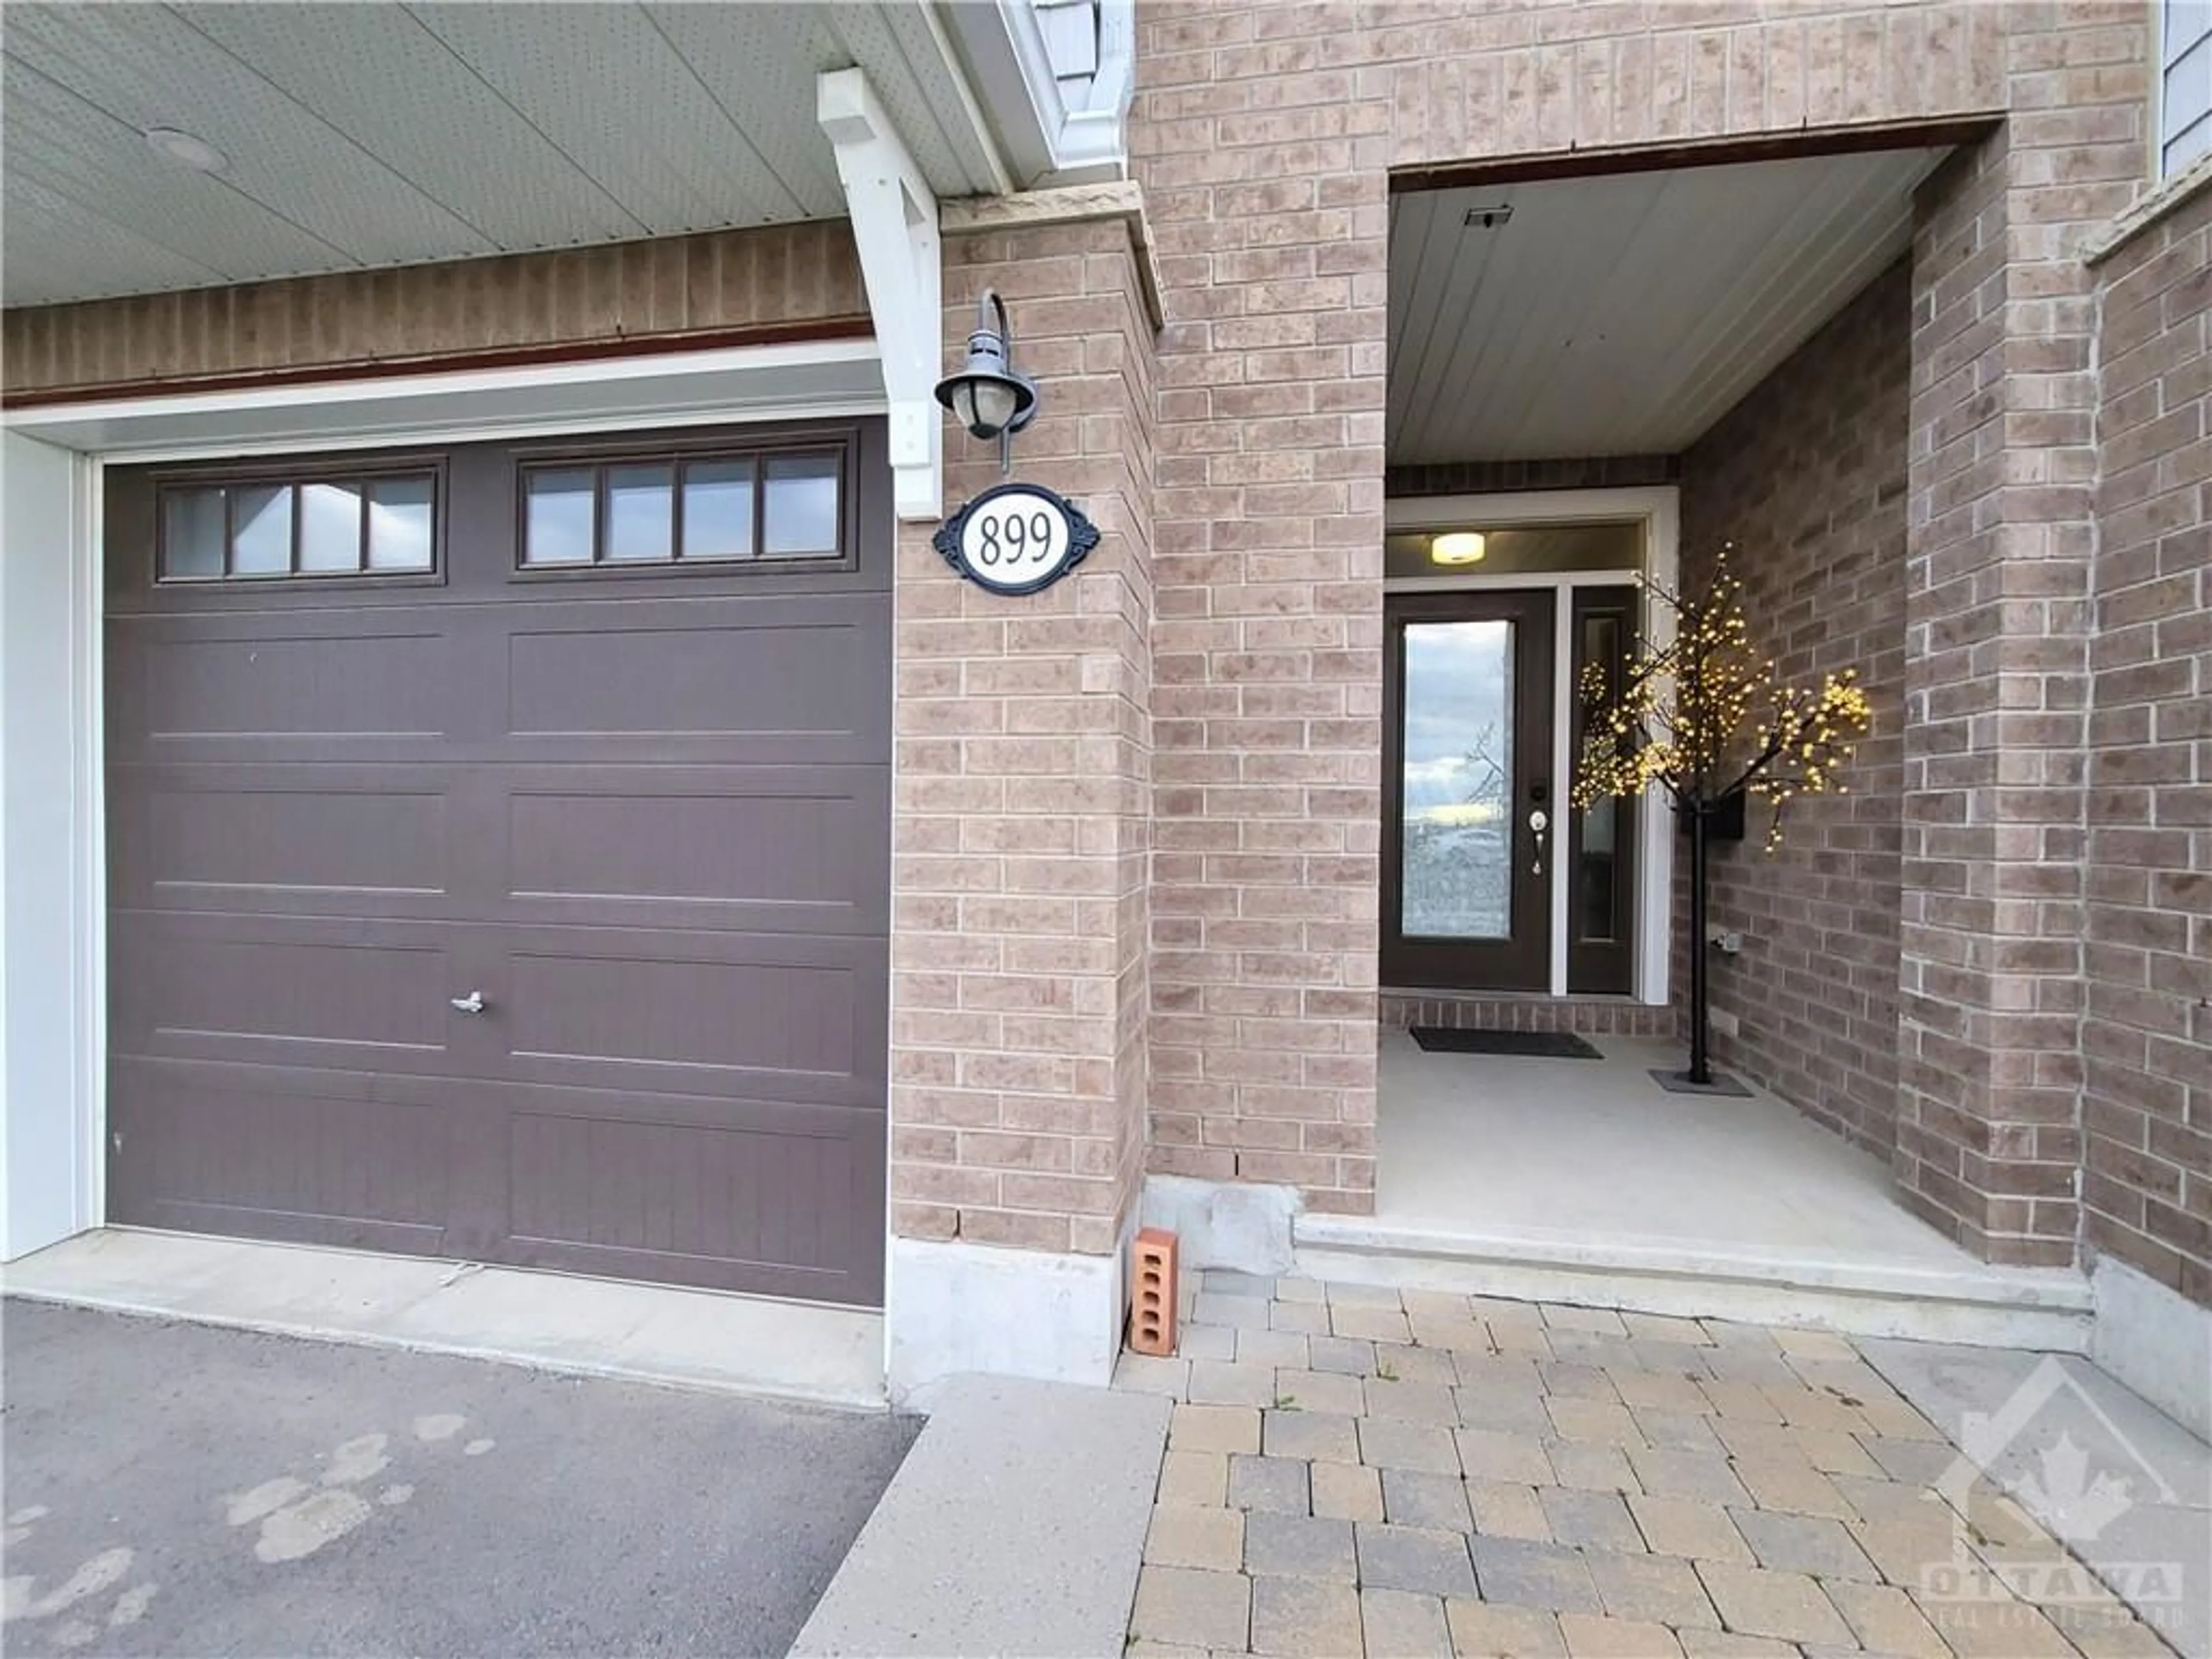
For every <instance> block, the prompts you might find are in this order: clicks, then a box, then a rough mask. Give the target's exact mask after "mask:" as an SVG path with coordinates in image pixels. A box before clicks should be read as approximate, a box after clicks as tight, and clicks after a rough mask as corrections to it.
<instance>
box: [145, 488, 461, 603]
mask: <svg viewBox="0 0 2212 1659" xmlns="http://www.w3.org/2000/svg"><path fill="white" fill-rule="evenodd" d="M159 496H160V507H159V512H158V513H157V515H156V525H157V526H158V527H157V531H156V534H157V537H158V540H159V546H158V547H157V549H156V552H155V561H156V567H155V568H156V570H157V572H158V574H159V578H160V580H161V581H162V582H164V583H168V582H208V581H226V580H250V581H269V580H282V579H288V578H292V577H313V578H319V579H321V578H328V577H332V576H362V575H368V574H379V575H380V574H406V575H416V576H420V575H427V574H432V573H433V572H434V571H435V568H436V562H437V560H436V547H437V499H438V490H437V480H436V478H435V477H433V476H431V475H428V474H421V475H410V476H404V477H377V478H363V477H302V478H283V479H275V478H265V477H260V478H239V479H226V480H222V481H221V482H216V481H213V480H208V479H204V478H195V479H192V480H190V481H179V482H176V483H166V484H163V485H162V486H161V488H160V491H159Z"/></svg>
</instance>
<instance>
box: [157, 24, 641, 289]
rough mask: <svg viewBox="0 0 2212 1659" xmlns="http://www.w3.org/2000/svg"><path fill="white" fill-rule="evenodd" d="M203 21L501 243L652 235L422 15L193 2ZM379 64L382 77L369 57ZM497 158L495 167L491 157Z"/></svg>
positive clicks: (247, 59) (203, 27) (231, 48)
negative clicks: (583, 176)
mask: <svg viewBox="0 0 2212 1659" xmlns="http://www.w3.org/2000/svg"><path fill="white" fill-rule="evenodd" d="M176 9H177V11H178V12H179V14H180V15H182V16H183V17H184V18H185V21H188V22H189V23H191V26H192V27H194V28H196V29H198V30H200V31H201V32H202V33H204V34H206V35H207V36H208V37H209V38H210V39H211V40H215V41H216V42H217V43H218V44H220V45H221V46H222V47H223V49H224V50H225V51H227V52H232V53H234V55H236V56H237V58H239V59H240V61H241V62H243V63H246V64H252V66H253V67H254V69H255V70H257V71H258V73H260V74H261V75H263V76H266V77H267V78H268V80H269V81H270V84H271V85H273V86H279V87H282V88H284V89H285V92H286V94H287V95H288V96H289V97H291V98H295V99H296V100H299V101H300V102H301V103H303V104H305V105H306V106H307V107H308V108H310V109H312V110H314V111H315V112H317V113H318V114H319V115H320V116H321V118H323V119H325V120H326V121H328V122H329V123H331V125H333V126H335V127H337V129H338V131H341V132H374V133H378V134H380V135H382V137H381V140H380V146H381V150H382V154H383V156H384V159H385V161H386V164H387V165H388V166H390V167H392V168H393V169H394V170H395V171H397V172H398V173H399V174H400V175H401V176H402V177H403V178H406V179H412V180H414V181H415V182H416V185H417V186H418V187H419V188H420V189H422V191H424V192H425V193H426V194H428V195H429V196H430V197H433V198H434V199H435V200H437V201H439V202H441V203H443V204H446V205H447V207H448V208H450V209H451V210H453V213H454V214H455V215H457V216H459V217H460V218H462V219H464V220H465V221H466V222H468V223H469V224H471V225H472V226H474V227H475V228H476V229H477V231H479V232H480V233H481V234H483V236H484V237H485V238H486V240H488V241H489V242H490V243H492V244H493V245H494V246H499V247H519V246H530V245H532V244H533V243H537V242H543V241H554V242H564V241H565V242H579V243H580V242H593V241H600V240H606V239H608V238H611V237H623V236H647V235H650V234H652V227H650V226H649V225H647V223H646V222H644V221H643V220H641V219H640V218H638V217H637V216H635V214H632V213H630V212H629V211H628V210H626V209H624V208H623V204H621V203H620V202H619V201H617V199H616V198H615V197H613V196H611V195H610V194H609V193H608V192H607V191H605V190H603V189H599V188H596V187H595V188H592V189H582V190H580V189H579V188H577V185H578V179H577V169H576V167H575V164H574V162H573V161H570V160H569V159H568V157H567V156H565V155H562V153H561V151H560V149H558V148H557V147H556V145H554V144H553V143H550V141H549V140H548V139H547V138H546V137H545V136H544V134H543V133H541V132H540V131H538V129H537V128H535V127H533V126H532V125H530V123H529V121H528V120H526V118H524V117H523V115H522V114H521V113H520V112H519V111H518V110H517V109H516V108H515V107H514V106H513V105H512V104H510V103H508V102H507V100H505V99H503V98H500V97H496V96H492V95H489V89H488V88H486V86H485V85H484V83H483V81H482V80H481V79H479V78H478V76H477V74H476V72H475V71H474V70H471V69H470V68H469V66H468V65H467V64H465V63H463V62H462V61H461V60H460V59H459V58H456V57H455V56H454V55H453V52H452V51H451V49H449V48H448V47H447V45H446V43H445V42H444V41H442V40H440V39H439V38H438V37H437V36H436V35H435V34H434V33H431V32H430V30H429V29H428V28H427V27H423V26H422V23H421V22H420V21H418V20H416V18H415V17H414V16H413V15H412V14H410V13H408V12H405V11H404V10H398V11H397V12H396V15H395V10H394V9H386V8H383V7H368V6H358V5H293V6H274V5H272V6H259V5H186V6H179V7H177V8H176ZM364 64H375V65H376V66H377V69H376V72H375V73H374V74H373V75H371V74H364V73H363V72H362V66H363V65H364ZM488 157H497V158H498V161H497V165H495V166H487V165H486V164H485V162H486V158H488Z"/></svg>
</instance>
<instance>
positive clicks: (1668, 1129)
mask: <svg viewBox="0 0 2212 1659" xmlns="http://www.w3.org/2000/svg"><path fill="white" fill-rule="evenodd" d="M1590 1042H1591V1043H1592V1046H1594V1047H1595V1048H1597V1049H1598V1050H1599V1051H1600V1053H1601V1054H1602V1055H1603V1058H1602V1059H1601V1060H1553V1059H1533V1058H1521V1057H1517V1056H1504V1055H1488V1054H1430V1053H1425V1052H1424V1051H1423V1050H1422V1049H1420V1048H1419V1047H1418V1046H1417V1045H1416V1044H1415V1043H1414V1042H1413V1039H1412V1038H1411V1037H1410V1036H1407V1034H1406V1033H1405V1032H1403V1031H1399V1030H1386V1031H1384V1032H1383V1034H1382V1054H1381V1060H1382V1073H1381V1091H1380V1099H1379V1103H1378V1106H1377V1110H1376V1115H1377V1120H1378V1121H1377V1125H1376V1138H1377V1146H1378V1158H1377V1185H1376V1213H1375V1215H1374V1216H1373V1217H1372V1218H1346V1217H1337V1216H1303V1217H1301V1218H1299V1220H1298V1224H1297V1243H1298V1246H1299V1259H1300V1262H1301V1266H1302V1267H1304V1270H1306V1271H1309V1272H1313V1273H1323V1272H1326V1273H1328V1274H1330V1275H1332V1276H1334V1277H1338V1278H1344V1277H1346V1276H1347V1275H1351V1276H1357V1277H1358V1278H1361V1279H1367V1280H1369V1281H1370V1282H1373V1281H1376V1280H1381V1281H1384V1282H1394V1283H1400V1284H1425V1285H1431V1287H1433V1288H1437V1289H1452V1290H1464V1291H1481V1292H1486V1293H1488V1294H1492V1295H1503V1296H1534V1297H1550V1298H1554V1299H1561V1300H1567V1301H1572V1302H1578V1303H1581V1304H1585V1305H1595V1306H1614V1307H1631V1308H1639V1309H1642V1310H1645V1311H1649V1312H1656V1313H1676V1314H1684V1315H1689V1316H1726V1317H1732V1318H1745V1319H1760V1320H1766V1321H1770V1322H1786V1323H1807V1324H1812V1323H1820V1324H1826V1325H1829V1326H1830V1327H1831V1328H1835V1329H1840V1330H1848V1331H1852V1332H1854V1333H1857V1334H1866V1335H1893V1336H1911V1337H1919V1338H1924V1339H1929V1340H1952V1341H1965V1342H1987V1343H2004V1344H2025V1345H2027V1346H2036V1347H2044V1348H2057V1349H2061V1350H2072V1349H2078V1348H2079V1347H2080V1346H2081V1340H2082V1338H2083V1336H2084V1335H2085V1334H2086V1328H2087V1310H2088V1307H2089V1299H2088V1287H2087V1282H2086V1281H2085V1280H2084V1279H2082V1278H2081V1275H2079V1274H2076V1273H2054V1272H2047V1271H2032V1270H2027V1269H2018V1268H1998V1267H1990V1266H1988V1265H1987V1264H1985V1263H1984V1262H1981V1261H1977V1260H1976V1259H1975V1258H1974V1257H1972V1255H1968V1254H1967V1253H1966V1251H1964V1250H1962V1249H1960V1248H1958V1247H1957V1246H1956V1245H1954V1244H1953V1243H1951V1242H1950V1241H1949V1240H1948V1239H1946V1238H1944V1237H1942V1236H1940V1235H1939V1234H1937V1233H1936V1231H1934V1230H1933V1229H1932V1228H1929V1226H1927V1225H1924V1224H1923V1223H1922V1222H1921V1221H1919V1220H1918V1219H1917V1218H1915V1217H1913V1216H1912V1215H1911V1214H1909V1213H1908V1212H1906V1211H1905V1209H1904V1208H1903V1207H1902V1206H1899V1204H1898V1202H1897V1201H1896V1200H1895V1198H1894V1196H1893V1193H1892V1190H1891V1186H1890V1179H1889V1173H1888V1171H1887V1169H1885V1168H1884V1167H1883V1165H1882V1164H1881V1163H1880V1162H1878V1161H1877V1160H1876V1159H1875V1158H1871V1157H1869V1156H1868V1155H1867V1154H1866V1153H1864V1152H1860V1151H1857V1149H1855V1148H1853V1147H1851V1146H1848V1145H1847V1144H1845V1143H1844V1141H1843V1140H1842V1139H1839V1138H1838V1137H1837V1136H1834V1135H1832V1134H1831V1133H1828V1132H1827V1131H1826V1130H1824V1129H1822V1128H1820V1127H1818V1126H1817V1125H1815V1124H1814V1123H1812V1122H1811V1121H1808V1120H1807V1119H1806V1118H1804V1117H1802V1115H1799V1114H1798V1113H1797V1112H1796V1110H1795V1109H1793V1108H1792V1107H1790V1105H1789V1104H1787V1103H1785V1102H1783V1101H1781V1100H1778V1099H1777V1098H1775V1097H1773V1096H1771V1095H1769V1094H1767V1093H1765V1091H1754V1092H1753V1096H1752V1097H1751V1098H1749V1099H1736V1098H1722V1097H1702V1096H1690V1095H1676V1094H1669V1093H1668V1092H1666V1091H1664V1090H1662V1089H1661V1088H1660V1087H1659V1086H1658V1085H1657V1084H1656V1083H1655V1082H1654V1081H1653V1080H1652V1079H1651V1078H1650V1075H1649V1073H1650V1069H1651V1068H1652V1067H1654V1066H1680V1064H1681V1061H1682V1055H1681V1050H1680V1048H1679V1047H1677V1046H1676V1045H1675V1044H1674V1043H1671V1042H1664V1041H1659V1040H1655V1039H1647V1038H1637V1037H1619V1036H1601V1037H1594V1038H1592V1039H1590Z"/></svg>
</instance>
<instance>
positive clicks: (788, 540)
mask: <svg viewBox="0 0 2212 1659" xmlns="http://www.w3.org/2000/svg"><path fill="white" fill-rule="evenodd" d="M847 470H848V469H847V464H846V456H845V454H844V453H843V452H842V451H837V450H829V451H822V452H810V453H793V454H781V453H769V454H744V455H728V454H722V455H693V456H681V455H679V456H670V457H666V458H665V459H664V458H659V457H655V458H652V459H643V458H635V459H632V458H625V459H620V460H616V459H609V460H607V461H605V462H595V463H592V464H591V465H579V464H578V463H577V462H576V461H575V460H574V459H563V460H562V461H560V462H558V463H551V464H530V465H524V466H523V468H522V469H521V477H522V489H521V496H522V513H521V520H522V522H521V532H522V550H521V559H520V562H521V564H522V567H523V568H525V569H526V570H529V571H535V572H541V573H546V574H551V573H555V572H558V571H562V570H576V569H580V568H585V567H591V568H607V567H619V568H625V569H634V568H637V567H640V566H646V567H657V568H663V569H665V568H667V567H669V566H671V565H678V566H681V565H705V564H714V565H716V566H719V567H723V568H726V567H728V566H730V565H732V564H748V563H750V564H767V563H770V562H775V563H792V562H808V563H813V564H828V563H831V562H839V563H842V564H844V565H846V566H847V567H848V568H849V567H850V566H851V565H852V563H853V553H852V549H853V538H852V532H851V514H850V513H849V512H848V501H849V491H848V478H847Z"/></svg>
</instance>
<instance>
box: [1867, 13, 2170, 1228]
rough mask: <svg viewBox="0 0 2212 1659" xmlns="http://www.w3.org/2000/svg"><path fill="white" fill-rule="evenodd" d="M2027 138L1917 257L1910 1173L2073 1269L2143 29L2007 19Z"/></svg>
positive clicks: (2017, 122)
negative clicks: (2098, 702)
mask: <svg viewBox="0 0 2212 1659" xmlns="http://www.w3.org/2000/svg"><path fill="white" fill-rule="evenodd" d="M2005 15H2006V18H2007V21H2008V27H2009V30H2010V33H2009V34H2008V38H2007V40H2006V42H2005V53H2004V67H2005V72H2006V76H2007V97H2008V102H2009V103H2010V104H2011V105H2013V106H2014V107H2015V113H2014V115H2013V116H2012V118H2010V119H2009V120H2008V123H2007V124H2006V126H2005V128H2004V129H2003V130H2002V131H2000V132H1998V133H1996V135H1994V136H1993V137H1990V139H1989V140H1988V141H1987V142H1985V143H1982V144H1980V145H1978V146H1977V147H1976V148H1975V149H1974V150H1973V151H1972V153H1971V154H1967V155H1960V156H1957V157H1954V158H1953V160H1952V161H1949V162H1948V163H1947V164H1946V165H1945V166H1944V167H1943V168H1942V170H1940V171H1939V172H1938V173H1937V174H1936V176H1935V177H1934V178H1932V179H1930V180H1929V183H1928V185H1925V186H1924V187H1923V194H1922V198H1921V202H1920V210H1919V220H1918V225H1917V232H1916V238H1915V243H1914V251H1913V281H1914V289H1913V307H1914V313H1913V315H1914V342H1913V386H1912V448H1911V471H1910V498H1909V507H1908V520H1909V526H1910V528H1909V530H1908V558H1907V566H1906V571H1907V590H1906V626H1907V643H1906V653H1907V665H1906V727H1905V815H1904V842H1903V860H1904V861H1903V874H1904V890H1905V902H1904V910H1903V925H1902V929H1901V934H1900V940H1901V953H1900V954H1901V964H1900V981H1901V991H1902V1004H1901V1009H1902V1018H1901V1022H1900V1024H1901V1033H1900V1054H1899V1109H1898V1110H1899V1122H1898V1140H1897V1148H1896V1154H1895V1158H1894V1166H1895V1168H1896V1170H1897V1173H1898V1176H1899V1184H1900V1188H1901V1190H1902V1193H1903V1195H1904V1198H1905V1201H1906V1202H1907V1203H1908V1204H1909V1205H1911V1206H1912V1207H1913V1208H1914V1209H1915V1210H1916V1211H1917V1212H1918V1213H1920V1214H1921V1215H1922V1216H1923V1217H1924V1218H1926V1219H1928V1220H1929V1221H1930V1222H1931V1223H1933V1224H1935V1225H1937V1226H1939V1227H1942V1228H1943V1229H1944V1230H1946V1231H1948V1232H1949V1233H1951V1234H1952V1236H1953V1237H1956V1238H1957V1239H1958V1240H1959V1242H1960V1243H1961V1244H1963V1245H1965V1246H1966V1248H1968V1249H1972V1250H1973V1251H1974V1252H1975V1253H1976V1254H1978V1255H1983V1256H1984V1257H1987V1258H1990V1259H1992V1260H1996V1261H2008V1262H2018V1263H2023V1264H2030V1265H2045V1266H2057V1265H2063V1264H2065V1263H2067V1262H2069V1261H2072V1260H2073V1259H2074V1256H2075V1236H2076V1231H2077V1223H2078V1219H2079V1216H2078V1209H2077V1206H2076V1203H2075V1195H2074V1188H2075V1171H2076V1168H2077V1165H2078V1160H2079V1157H2080V1139H2081V1137H2080V1130H2079V1127H2078V1120H2079V1114H2080V1107H2081V1044H2080V1029H2081V1006H2082V981H2081V959H2082V947H2081V935H2082V927H2083V921H2084V917H2083V912H2082V885H2083V884H2082V875H2081V868H2082V866H2081V857H2082V850H2083V842H2084V833H2083V823H2082V808H2083V791H2082V781H2083V777H2084V774H2085V769H2086V751H2085V744H2086V740H2087V694H2088V673H2087V671H2088V666H2089V649H2088V644H2089V623H2090V616H2089V575H2090V562H2091V554H2092V551H2093V547H2094V543H2095V534H2096V531H2095V525H2094V523H2093V489H2094V481H2095V477H2096V471H2097V455H2096V450H2095V445H2094V433H2093V418H2094V413H2095V401H2096V376H2095V363H2094V355H2093V330H2094V295H2093V289H2092V281H2091V276H2090V274H2089V272H2088V270H2087V269H2086V267H2085V266H2084V264H2082V260H2081V253H2082V251H2083V249H2084V248H2085V247H2086V246H2087V244H2088V242H2089V240H2090V239H2091V237H2093V235H2095V234H2098V233H2100V231H2101V230H2102V229H2103V228H2105V226H2106V224H2108V223H2109V222H2110V221H2111V220H2112V218H2113V217H2114V216H2117V215H2118V213H2119V212H2120V211H2121V210H2124V208H2125V207H2126V206H2127V205H2128V204H2129V203H2130V200H2131V199H2132V197H2133V196H2134V195H2135V193H2136V191H2137V190H2138V189H2139V188H2140V187H2141V185H2142V178H2143V173H2144V167H2145V156H2146V155H2147V149H2146V139H2145V134H2144V125H2145V121H2146V116H2147V111H2148V103H2147V96H2148V71H2147V70H2146V68H2145V65H2146V64H2147V63H2148V39H2147V35H2146V28H2145V25H2146V17H2147V14H2146V11H2145V9H2144V8H2143V7H2142V6H2141V5H2136V4H2129V5H2106V6H2088V5H2057V4H2033V5H2028V4H2022V5H2017V6H2014V7H2010V8H2008V9H2006V11H2005Z"/></svg>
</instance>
